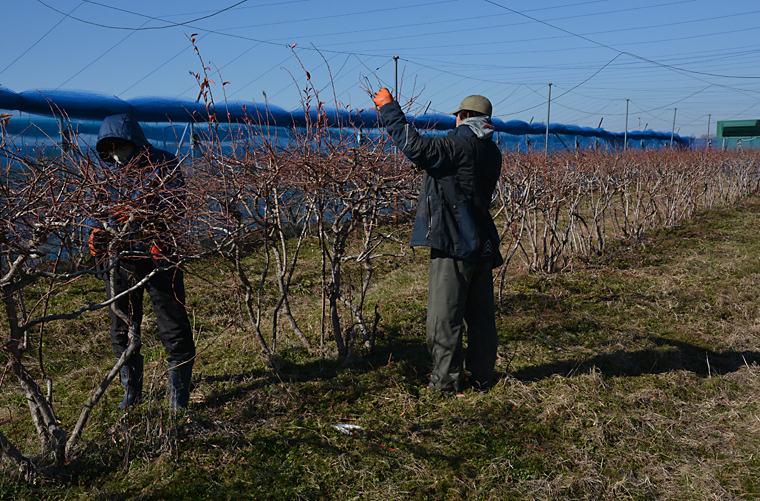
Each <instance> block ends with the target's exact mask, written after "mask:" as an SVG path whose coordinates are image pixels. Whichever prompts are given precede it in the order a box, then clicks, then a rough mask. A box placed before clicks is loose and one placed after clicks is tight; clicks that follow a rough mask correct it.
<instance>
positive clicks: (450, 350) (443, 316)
mask: <svg viewBox="0 0 760 501" xmlns="http://www.w3.org/2000/svg"><path fill="white" fill-rule="evenodd" d="M493 301H494V297H493V282H492V278H491V263H486V264H475V263H468V262H466V261H462V260H461V259H457V258H453V257H450V256H447V255H445V254H442V253H440V252H438V251H436V250H435V249H433V250H432V251H431V256H430V277H429V284H428V313H427V347H428V351H429V352H430V355H431V356H432V358H433V375H432V376H431V378H430V389H431V390H441V391H446V392H459V391H460V390H461V380H462V373H463V369H464V367H466V368H467V370H469V371H470V372H471V375H472V377H471V382H472V385H473V386H474V387H476V388H478V387H479V388H488V387H489V386H490V385H491V383H492V381H493V373H494V366H495V364H496V349H497V345H498V335H497V333H496V318H495V314H494V302H493ZM463 322H464V323H465V324H466V327H467V345H468V346H467V353H466V355H465V356H464V357H463V353H462V352H463V348H462V323H463ZM463 362H464V364H463ZM463 365H464V367H463Z"/></svg>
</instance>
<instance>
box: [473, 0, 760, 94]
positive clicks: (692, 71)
mask: <svg viewBox="0 0 760 501" xmlns="http://www.w3.org/2000/svg"><path fill="white" fill-rule="evenodd" d="M483 1H485V2H487V3H490V4H491V5H495V6H497V7H501V8H502V9H506V10H508V11H510V12H514V13H515V14H517V15H520V16H523V17H527V18H528V19H532V20H533V21H536V22H537V23H541V24H544V25H546V26H549V27H551V28H554V29H556V30H559V31H562V32H564V33H567V34H569V35H572V36H574V37H577V38H580V39H582V40H586V41H587V42H590V43H592V44H594V45H598V46H600V47H604V48H606V49H610V50H613V51H615V52H619V53H621V54H626V55H629V56H631V57H635V58H637V59H641V60H642V61H646V62H649V63H652V64H655V65H657V66H662V67H663V68H668V69H672V70H677V71H683V72H686V73H694V74H697V75H704V76H711V77H721V78H747V79H755V80H757V79H760V76H744V75H718V74H715V73H707V72H703V71H694V70H689V69H685V68H678V67H676V66H672V65H669V64H664V63H660V62H658V61H655V60H653V59H649V58H646V57H643V56H639V55H637V54H634V53H632V52H628V51H623V50H620V49H616V48H615V47H612V46H611V45H607V44H604V43H602V42H597V41H596V40H592V39H590V38H588V37H585V36H583V35H579V34H577V33H573V32H572V31H569V30H566V29H564V28H560V27H559V26H555V25H553V24H550V23H548V22H546V21H542V20H540V19H537V18H535V17H532V16H529V15H527V14H523V13H522V12H519V11H517V10H515V9H512V8H510V7H506V6H504V5H501V4H498V3H496V2H494V1H493V0H483Z"/></svg>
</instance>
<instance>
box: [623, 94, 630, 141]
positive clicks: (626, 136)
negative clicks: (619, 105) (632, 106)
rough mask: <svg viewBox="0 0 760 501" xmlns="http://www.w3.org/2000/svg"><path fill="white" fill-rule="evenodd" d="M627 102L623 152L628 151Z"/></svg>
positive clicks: (626, 102) (626, 105) (626, 106)
mask: <svg viewBox="0 0 760 501" xmlns="http://www.w3.org/2000/svg"><path fill="white" fill-rule="evenodd" d="M628 101H630V99H626V100H625V135H624V136H623V151H625V150H627V149H628Z"/></svg>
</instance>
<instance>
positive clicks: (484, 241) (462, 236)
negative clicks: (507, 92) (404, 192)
mask: <svg viewBox="0 0 760 501" xmlns="http://www.w3.org/2000/svg"><path fill="white" fill-rule="evenodd" d="M380 115H381V116H382V118H383V121H384V122H385V126H386V129H387V130H388V133H389V134H390V135H391V138H393V142H394V143H395V144H396V146H397V147H398V148H399V149H400V150H401V152H402V153H404V155H406V157H407V158H409V160H411V161H412V162H414V163H415V164H416V165H417V167H419V168H421V169H423V170H424V174H423V177H422V186H421V188H420V194H419V200H418V202H417V215H416V217H415V220H414V229H413V230H412V241H411V246H412V247H417V246H426V247H430V248H431V249H437V250H439V251H441V252H443V253H445V254H448V255H450V256H453V257H456V258H459V259H462V260H464V261H468V262H472V263H486V262H491V263H492V266H493V267H494V268H496V267H498V266H501V265H502V264H503V262H504V260H503V259H502V257H501V254H500V253H499V233H498V231H497V230H496V225H495V224H494V222H493V218H492V217H491V214H490V212H489V210H488V207H489V206H490V204H491V198H492V197H493V192H494V190H495V189H496V182H497V181H498V179H499V175H500V173H501V152H500V151H499V148H498V146H496V144H495V143H494V142H493V139H492V137H493V132H494V130H493V125H491V122H490V119H489V118H487V117H476V118H468V119H466V120H463V121H462V122H461V123H460V125H459V127H457V128H456V129H454V130H452V131H450V132H449V134H448V135H446V136H439V137H422V136H420V135H419V133H418V132H417V131H416V130H415V129H414V127H412V126H411V125H410V124H409V123H408V122H407V120H406V117H405V116H404V113H403V112H402V110H401V107H400V106H399V104H398V103H397V102H396V101H392V102H390V103H388V104H386V105H385V106H383V107H382V108H380Z"/></svg>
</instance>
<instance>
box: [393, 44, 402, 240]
mask: <svg viewBox="0 0 760 501" xmlns="http://www.w3.org/2000/svg"><path fill="white" fill-rule="evenodd" d="M393 65H394V66H395V75H396V84H395V87H394V92H393V93H394V94H395V95H396V102H398V103H399V106H401V96H399V95H398V56H393ZM393 153H398V150H397V149H396V146H395V145H394V146H393ZM397 161H398V155H393V174H394V176H395V175H397V174H398V163H397ZM394 213H395V219H396V229H398V195H396V204H395V211H394Z"/></svg>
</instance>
